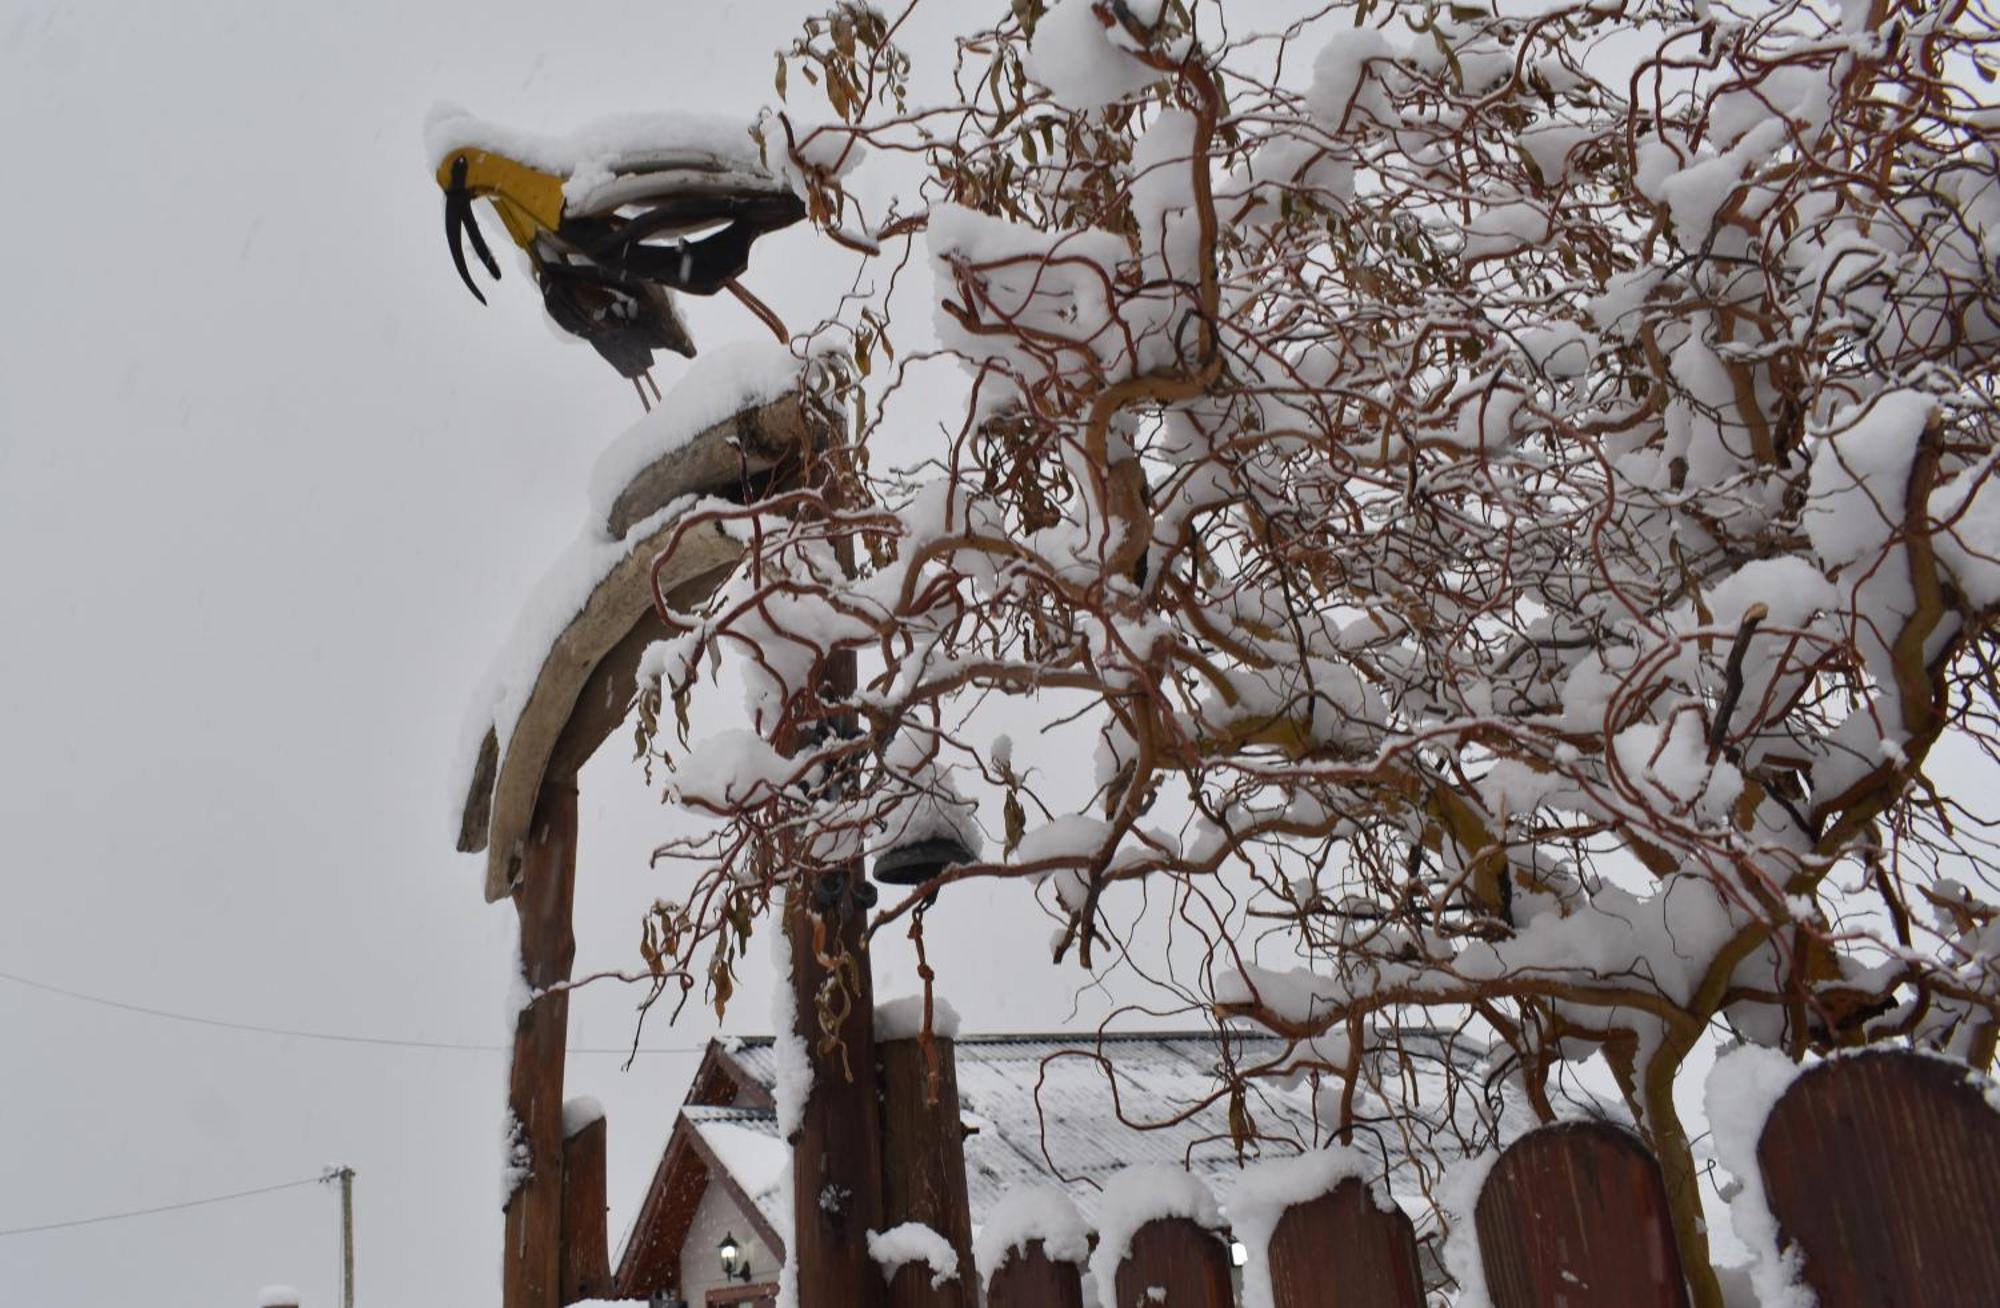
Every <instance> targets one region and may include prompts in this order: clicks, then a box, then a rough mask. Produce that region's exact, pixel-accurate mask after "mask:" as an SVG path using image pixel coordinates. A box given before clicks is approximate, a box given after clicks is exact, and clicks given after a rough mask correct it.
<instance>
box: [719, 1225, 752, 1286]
mask: <svg viewBox="0 0 2000 1308" xmlns="http://www.w3.org/2000/svg"><path fill="white" fill-rule="evenodd" d="M715 1252H716V1253H717V1254H718V1255H720V1256H721V1258H722V1278H723V1279H724V1280H726V1281H747V1280H749V1279H750V1259H749V1258H748V1256H746V1255H745V1254H744V1252H743V1246H742V1245H740V1244H738V1243H736V1233H735V1232H733V1231H732V1232H730V1233H729V1234H728V1235H725V1236H723V1237H722V1243H721V1244H719V1245H717V1246H715Z"/></svg>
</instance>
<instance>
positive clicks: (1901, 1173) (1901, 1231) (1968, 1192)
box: [1757, 1051, 2000, 1308]
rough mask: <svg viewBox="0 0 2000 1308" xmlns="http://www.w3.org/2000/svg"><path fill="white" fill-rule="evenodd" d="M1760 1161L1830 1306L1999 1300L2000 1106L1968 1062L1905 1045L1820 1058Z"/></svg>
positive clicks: (1782, 1103) (1778, 1120)
mask: <svg viewBox="0 0 2000 1308" xmlns="http://www.w3.org/2000/svg"><path fill="white" fill-rule="evenodd" d="M1757 1162H1758V1165H1759V1166H1760V1167H1761V1168H1762V1170H1763V1173H1764V1190H1765V1195H1766V1198H1767V1199H1768V1201H1769V1203H1770V1206H1771V1212H1772V1214H1773V1215H1774V1216H1776V1218H1777V1219H1778V1226H1779V1230H1780V1233H1781V1239H1782V1240H1783V1241H1784V1242H1785V1243H1786V1244H1791V1243H1794V1242H1796V1243H1797V1245H1798V1246H1799V1248H1800V1250H1801V1251H1802V1252H1803V1253H1804V1255H1805V1257H1804V1277H1805V1281H1806V1283H1807V1284H1808V1285H1809V1286H1811V1287H1812V1289H1813V1290H1814V1291H1815V1292H1816V1293H1817V1294H1818V1295H1819V1302H1820V1308H1862V1306H1863V1305H1866V1308H1880V1306H1881V1305H1887V1304H1894V1305H1897V1308H1945V1306H1946V1305H1949V1306H1950V1308H1959V1306H1960V1305H1979V1304H2000V1112H1996V1111H1995V1110H1994V1108H1993V1106H1992V1105H1991V1104H1989V1103H1987V1102H1986V1098H1985V1096H1984V1095H1983V1094H1981V1093H1980V1090H1979V1088H1978V1086H1977V1085H1976V1084H1975V1082H1974V1081H1973V1078H1972V1074H1971V1073H1970V1072H1969V1071H1968V1070H1967V1069H1966V1068H1964V1067H1961V1066H1959V1065H1957V1064H1955V1063H1947V1062H1945V1061H1944V1060H1942V1059H1936V1058H1926V1057H1923V1056H1922V1055H1919V1054H1912V1053H1906V1052H1902V1051H1884V1052H1881V1053H1870V1054H1862V1055H1859V1056H1856V1057H1853V1058H1841V1059H1836V1060H1834V1061H1832V1062H1828V1063H1822V1064H1820V1065H1819V1066H1817V1067H1814V1068H1810V1069H1808V1070H1807V1071H1805V1072H1804V1073H1802V1074H1801V1075H1800V1076H1799V1079H1798V1080H1797V1081H1795V1082H1793V1083H1792V1087H1791V1089H1789V1090H1788V1091H1786V1092H1785V1095H1784V1097H1783V1098H1782V1099H1780V1100H1779V1101H1778V1103H1777V1106H1776V1107H1775V1108H1773V1109H1772V1110H1771V1116H1770V1118H1769V1119H1768V1120H1767V1121H1766V1122H1765V1123H1764V1134H1763V1136H1762V1137H1761V1138H1760V1139H1759V1140H1758V1143H1757Z"/></svg>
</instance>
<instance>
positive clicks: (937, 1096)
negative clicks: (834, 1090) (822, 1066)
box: [876, 1030, 979, 1308]
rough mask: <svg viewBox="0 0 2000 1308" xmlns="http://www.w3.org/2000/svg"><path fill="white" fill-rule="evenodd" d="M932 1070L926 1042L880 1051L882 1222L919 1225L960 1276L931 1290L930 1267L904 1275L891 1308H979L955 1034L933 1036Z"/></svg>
mask: <svg viewBox="0 0 2000 1308" xmlns="http://www.w3.org/2000/svg"><path fill="white" fill-rule="evenodd" d="M931 1048H932V1049H933V1050H935V1052H936V1057H937V1061H936V1063H935V1065H933V1063H932V1062H931V1060H930V1058H929V1057H927V1056H926V1052H925V1049H924V1042H923V1039H922V1038H921V1036H903V1035H901V1034H900V1033H898V1035H897V1038H894V1039H888V1040H884V1041H882V1042H881V1043H880V1044H878V1045H877V1046H876V1059H877V1065H878V1066H879V1068H880V1070H881V1078H882V1221H883V1224H884V1225H885V1226H886V1227H888V1228H892V1229H893V1228H894V1227H897V1226H900V1225H902V1224H903V1223H904V1222H922V1223H923V1224H924V1225H925V1226H928V1227H930V1228H931V1229H932V1230H933V1231H936V1232H937V1233H938V1234H939V1235H941V1236H943V1237H944V1239H945V1241H946V1242H947V1243H948V1244H950V1245H951V1247H952V1249H953V1250H954V1251H955V1252H956V1253H957V1254H958V1276H957V1278H956V1279H954V1280H950V1281H946V1282H945V1283H944V1284H942V1285H939V1286H935V1287H934V1286H933V1285H932V1284H931V1279H932V1278H931V1275H930V1272H929V1270H928V1268H926V1267H924V1266H921V1265H915V1264H913V1265H909V1266H906V1267H904V1268H902V1269H901V1270H900V1271H899V1272H898V1273H897V1274H896V1278H895V1280H894V1281H892V1282H891V1283H890V1287H889V1303H890V1308H978V1305H979V1287H978V1285H977V1276H976V1274H975V1272H974V1269H973V1262H972V1210H971V1205H970V1203H969V1202H968V1200H967V1197H966V1190H965V1127H964V1125H963V1123H962V1122H961V1121H960V1119H959V1115H958V1060H957V1052H956V1046H955V1044H954V1042H953V1040H952V1037H951V1035H950V1034H947V1033H946V1032H945V1031H943V1030H939V1031H937V1032H935V1033H934V1034H933V1037H932V1040H931Z"/></svg>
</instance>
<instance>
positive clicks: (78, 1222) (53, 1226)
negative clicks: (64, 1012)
mask: <svg viewBox="0 0 2000 1308" xmlns="http://www.w3.org/2000/svg"><path fill="white" fill-rule="evenodd" d="M9 979H10V980H11V979H12V978H9ZM325 1179H326V1178H325V1177H323V1176H308V1177H304V1178H302V1179H300V1180H297V1181H280V1182H279V1183H278V1184H276V1185H266V1186H259V1187H258V1188H257V1189H255V1190H238V1191H235V1192H234V1193H232V1194H216V1195H210V1196H208V1197H207V1198H206V1199H189V1200H186V1201H184V1202H182V1203H177V1204H161V1205H160V1206H159V1207H157V1208H134V1209H132V1210H131V1211H129V1212H123V1213H105V1214H103V1215H101V1216H98V1217H74V1218H71V1219H70V1220H69V1221H67V1222H44V1223H42V1224H41V1225H40V1226H16V1227H12V1228H10V1229H8V1230H4V1231H0V1236H8V1235H33V1234H34V1233H35V1232H37V1231H60V1230H62V1229H64V1228H65V1227H70V1226H95V1225H96V1224H97V1223H99V1222H122V1221H124V1220H125V1219H126V1218H128V1217H151V1216H152V1215H154V1214H155V1213H171V1212H178V1211H179V1210H180V1209H183V1208H200V1207H203V1206H205V1205H207V1204H222V1203H228V1202H229V1201H230V1200H231V1199H248V1198H250V1197H252V1196H253V1195H260V1194H272V1193H274V1192H276V1191H279V1190H292V1189H296V1188H297V1187H299V1186H302V1185H318V1184H319V1183H320V1182H321V1181H323V1180H325Z"/></svg>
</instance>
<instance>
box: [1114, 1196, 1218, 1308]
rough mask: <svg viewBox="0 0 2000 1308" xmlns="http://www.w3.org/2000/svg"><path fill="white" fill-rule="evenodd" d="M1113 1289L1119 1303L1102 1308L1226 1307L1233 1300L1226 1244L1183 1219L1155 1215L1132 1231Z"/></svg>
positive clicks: (1212, 1234) (1209, 1232)
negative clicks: (1130, 1243)
mask: <svg viewBox="0 0 2000 1308" xmlns="http://www.w3.org/2000/svg"><path fill="white" fill-rule="evenodd" d="M1115 1288H1116V1290H1117V1295H1118V1302H1117V1303H1116V1304H1106V1305H1104V1308H1231V1305H1232V1304H1234V1303H1235V1302H1236V1295H1235V1291H1234V1289H1233V1288H1232V1287H1231V1285H1230V1283H1229V1246H1228V1245H1226V1244H1224V1243H1223V1242H1222V1241H1221V1240H1219V1239H1217V1238H1216V1236H1215V1233H1214V1232H1212V1231H1208V1230H1205V1229H1203V1228H1202V1227H1201V1226H1200V1225H1199V1224H1198V1223H1195V1222H1191V1221H1189V1220H1188V1219H1187V1218H1185V1217H1157V1218H1154V1219H1153V1220H1152V1221H1150V1222H1147V1223H1146V1224H1145V1225H1144V1226H1142V1227H1140V1228H1139V1229H1138V1230H1137V1231H1135V1232H1133V1233H1132V1245H1131V1248H1130V1249H1128V1250H1127V1251H1126V1254H1125V1261H1124V1262H1122V1263H1120V1264H1118V1275H1117V1278H1116V1281H1115ZM1156 1292H1157V1293H1156Z"/></svg>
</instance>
